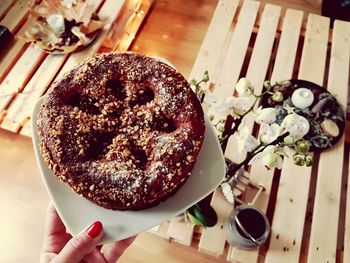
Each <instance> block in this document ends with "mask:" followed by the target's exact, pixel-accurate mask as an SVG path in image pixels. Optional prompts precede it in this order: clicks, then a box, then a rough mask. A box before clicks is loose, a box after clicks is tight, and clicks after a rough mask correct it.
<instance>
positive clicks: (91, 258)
mask: <svg viewBox="0 0 350 263" xmlns="http://www.w3.org/2000/svg"><path fill="white" fill-rule="evenodd" d="M102 236H103V226H102V223H101V222H99V221H95V222H94V223H92V224H91V225H90V226H89V227H87V228H86V229H84V230H83V231H82V232H80V233H79V234H78V235H77V236H75V237H72V236H71V235H70V234H68V233H67V232H66V227H65V226H64V224H63V223H62V221H61V218H60V217H59V216H58V214H57V211H56V209H55V207H54V206H53V204H52V203H51V204H50V205H49V209H48V215H47V222H46V231H45V237H44V243H43V246H42V250H41V254H40V262H41V263H48V262H50V263H66V262H67V263H68V262H69V263H78V262H88V263H90V262H91V263H95V262H96V263H97V262H98V263H100V262H103V263H110V262H113V263H114V262H115V261H116V260H117V259H118V258H119V257H120V256H121V255H122V254H123V252H124V250H126V249H127V248H128V247H129V246H130V244H131V243H132V242H133V241H134V239H135V237H132V238H128V239H125V240H122V241H118V242H115V243H114V244H113V245H112V246H111V247H110V249H109V251H107V252H104V253H102V252H101V250H100V249H101V247H102V246H97V244H98V243H99V242H100V240H101V239H102Z"/></svg>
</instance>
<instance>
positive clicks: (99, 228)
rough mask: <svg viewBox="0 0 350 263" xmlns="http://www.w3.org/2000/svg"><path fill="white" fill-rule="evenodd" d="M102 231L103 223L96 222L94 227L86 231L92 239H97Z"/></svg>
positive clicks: (93, 224)
mask: <svg viewBox="0 0 350 263" xmlns="http://www.w3.org/2000/svg"><path fill="white" fill-rule="evenodd" d="M101 231H102V223H101V222H100V221H95V222H94V223H92V225H91V226H90V227H89V228H88V229H86V233H87V234H88V235H89V236H90V237H92V238H95V237H97V236H98V235H99V234H100V233H101Z"/></svg>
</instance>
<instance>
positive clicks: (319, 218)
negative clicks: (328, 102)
mask: <svg viewBox="0 0 350 263" xmlns="http://www.w3.org/2000/svg"><path fill="white" fill-rule="evenodd" d="M349 41H350V23H347V22H341V21H336V22H335V23H334V28H333V39H332V49H331V58H330V67H329V75H328V76H329V78H328V84H327V86H328V90H329V91H330V92H331V93H333V94H336V96H337V99H338V101H339V103H340V104H341V105H342V106H343V108H346V105H347V97H348V81H349V70H348V69H349V62H350V61H349V59H350V42H349ZM344 69H346V70H344ZM339 72H341V74H339ZM343 154H344V137H343V138H342V139H341V140H340V141H339V142H338V144H337V145H336V146H335V147H334V148H332V149H331V150H329V151H325V152H322V153H321V155H320V160H319V169H318V176H317V188H316V194H315V203H314V212H313V218H312V226H311V235H310V243H309V252H308V259H309V261H310V262H329V263H331V262H335V261H336V250H337V240H338V221H339V208H340V193H341V184H342V175H343V158H342V156H343ZM344 262H348V261H344Z"/></svg>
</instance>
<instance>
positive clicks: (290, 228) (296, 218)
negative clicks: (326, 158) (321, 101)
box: [266, 14, 329, 263]
mask: <svg viewBox="0 0 350 263" xmlns="http://www.w3.org/2000/svg"><path fill="white" fill-rule="evenodd" d="M328 26H329V19H328V18H324V17H321V16H318V15H312V14H311V15H309V17H308V22H307V31H306V34H305V41H304V47H303V53H302V59H301V66H300V69H299V78H300V79H305V80H309V81H313V82H316V83H319V84H321V85H322V81H323V73H324V68H325V58H326V53H327V44H328ZM315 165H317V164H315ZM310 177H311V168H310V167H299V166H296V165H294V164H293V160H292V159H291V158H286V159H285V160H284V164H283V168H282V172H281V178H280V185H279V188H278V193H277V199H276V207H275V213H274V216H273V222H272V227H271V239H270V244H269V250H268V251H267V254H266V262H269V263H270V262H281V260H282V259H283V262H293V263H294V262H297V261H298V260H299V254H300V248H301V240H302V234H303V228H304V222H305V214H306V206H307V201H308V200H307V199H308V191H309V183H310Z"/></svg>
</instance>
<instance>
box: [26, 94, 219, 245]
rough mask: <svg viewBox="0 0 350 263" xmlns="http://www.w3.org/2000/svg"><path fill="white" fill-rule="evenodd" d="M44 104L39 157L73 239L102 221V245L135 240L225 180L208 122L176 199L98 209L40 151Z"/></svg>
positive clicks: (34, 121) (35, 137)
mask: <svg viewBox="0 0 350 263" xmlns="http://www.w3.org/2000/svg"><path fill="white" fill-rule="evenodd" d="M42 101H43V98H41V99H40V100H39V101H38V102H37V103H36V105H35V108H34V111H33V114H32V129H33V130H32V134H33V145H34V151H35V156H36V159H37V162H38V165H39V167H40V172H41V176H42V179H43V182H44V185H45V187H46V190H47V192H48V193H49V195H50V197H51V199H52V201H53V203H54V204H55V207H56V209H57V212H58V214H59V215H60V217H61V219H62V221H63V223H64V224H65V226H66V227H67V228H68V230H69V231H70V233H72V234H73V235H76V234H78V233H79V232H80V231H81V230H82V229H83V228H84V227H86V226H88V225H89V224H91V223H92V222H93V221H95V220H100V221H101V222H102V223H103V227H104V231H105V235H104V237H103V240H102V243H108V242H112V241H116V240H121V239H125V238H127V237H131V236H133V235H136V234H138V233H140V232H142V231H145V230H147V229H150V228H152V227H154V226H156V225H158V224H161V223H162V222H164V221H166V220H168V219H170V218H172V217H174V216H176V215H178V214H180V213H182V212H184V211H185V210H186V209H187V208H189V207H190V206H192V205H193V204H195V203H197V202H198V201H200V200H201V199H203V198H204V197H205V196H207V195H208V194H210V193H211V192H212V191H213V190H214V189H215V188H216V187H217V186H218V185H219V184H220V183H221V182H222V180H223V179H224V176H225V161H224V157H223V154H222V151H221V148H220V145H219V142H218V140H217V137H216V134H215V131H214V128H213V127H212V125H211V123H210V121H209V120H208V118H205V124H206V131H205V138H204V143H203V146H202V149H201V151H200V154H199V156H198V159H197V161H196V164H195V166H194V169H193V170H192V175H191V176H190V177H189V178H188V179H187V181H186V183H185V184H184V185H183V186H182V187H181V188H180V189H179V191H178V192H176V193H175V194H174V195H173V196H172V197H169V198H168V199H167V200H165V201H164V202H162V203H160V204H159V205H157V206H155V207H152V208H148V209H144V210H138V211H113V210H108V209H105V208H102V207H100V206H98V205H95V204H94V203H92V202H90V201H89V200H87V199H85V198H83V197H81V196H79V195H78V194H77V193H75V192H74V191H72V190H71V188H70V187H69V186H67V185H66V184H64V183H62V182H60V181H59V180H58V179H57V178H56V177H55V176H54V175H53V174H52V172H51V170H50V169H49V168H48V167H47V165H46V163H45V162H44V160H43V158H42V156H41V154H40V151H39V138H38V134H37V130H36V126H37V115H38V112H39V109H40V105H41V103H42Z"/></svg>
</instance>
